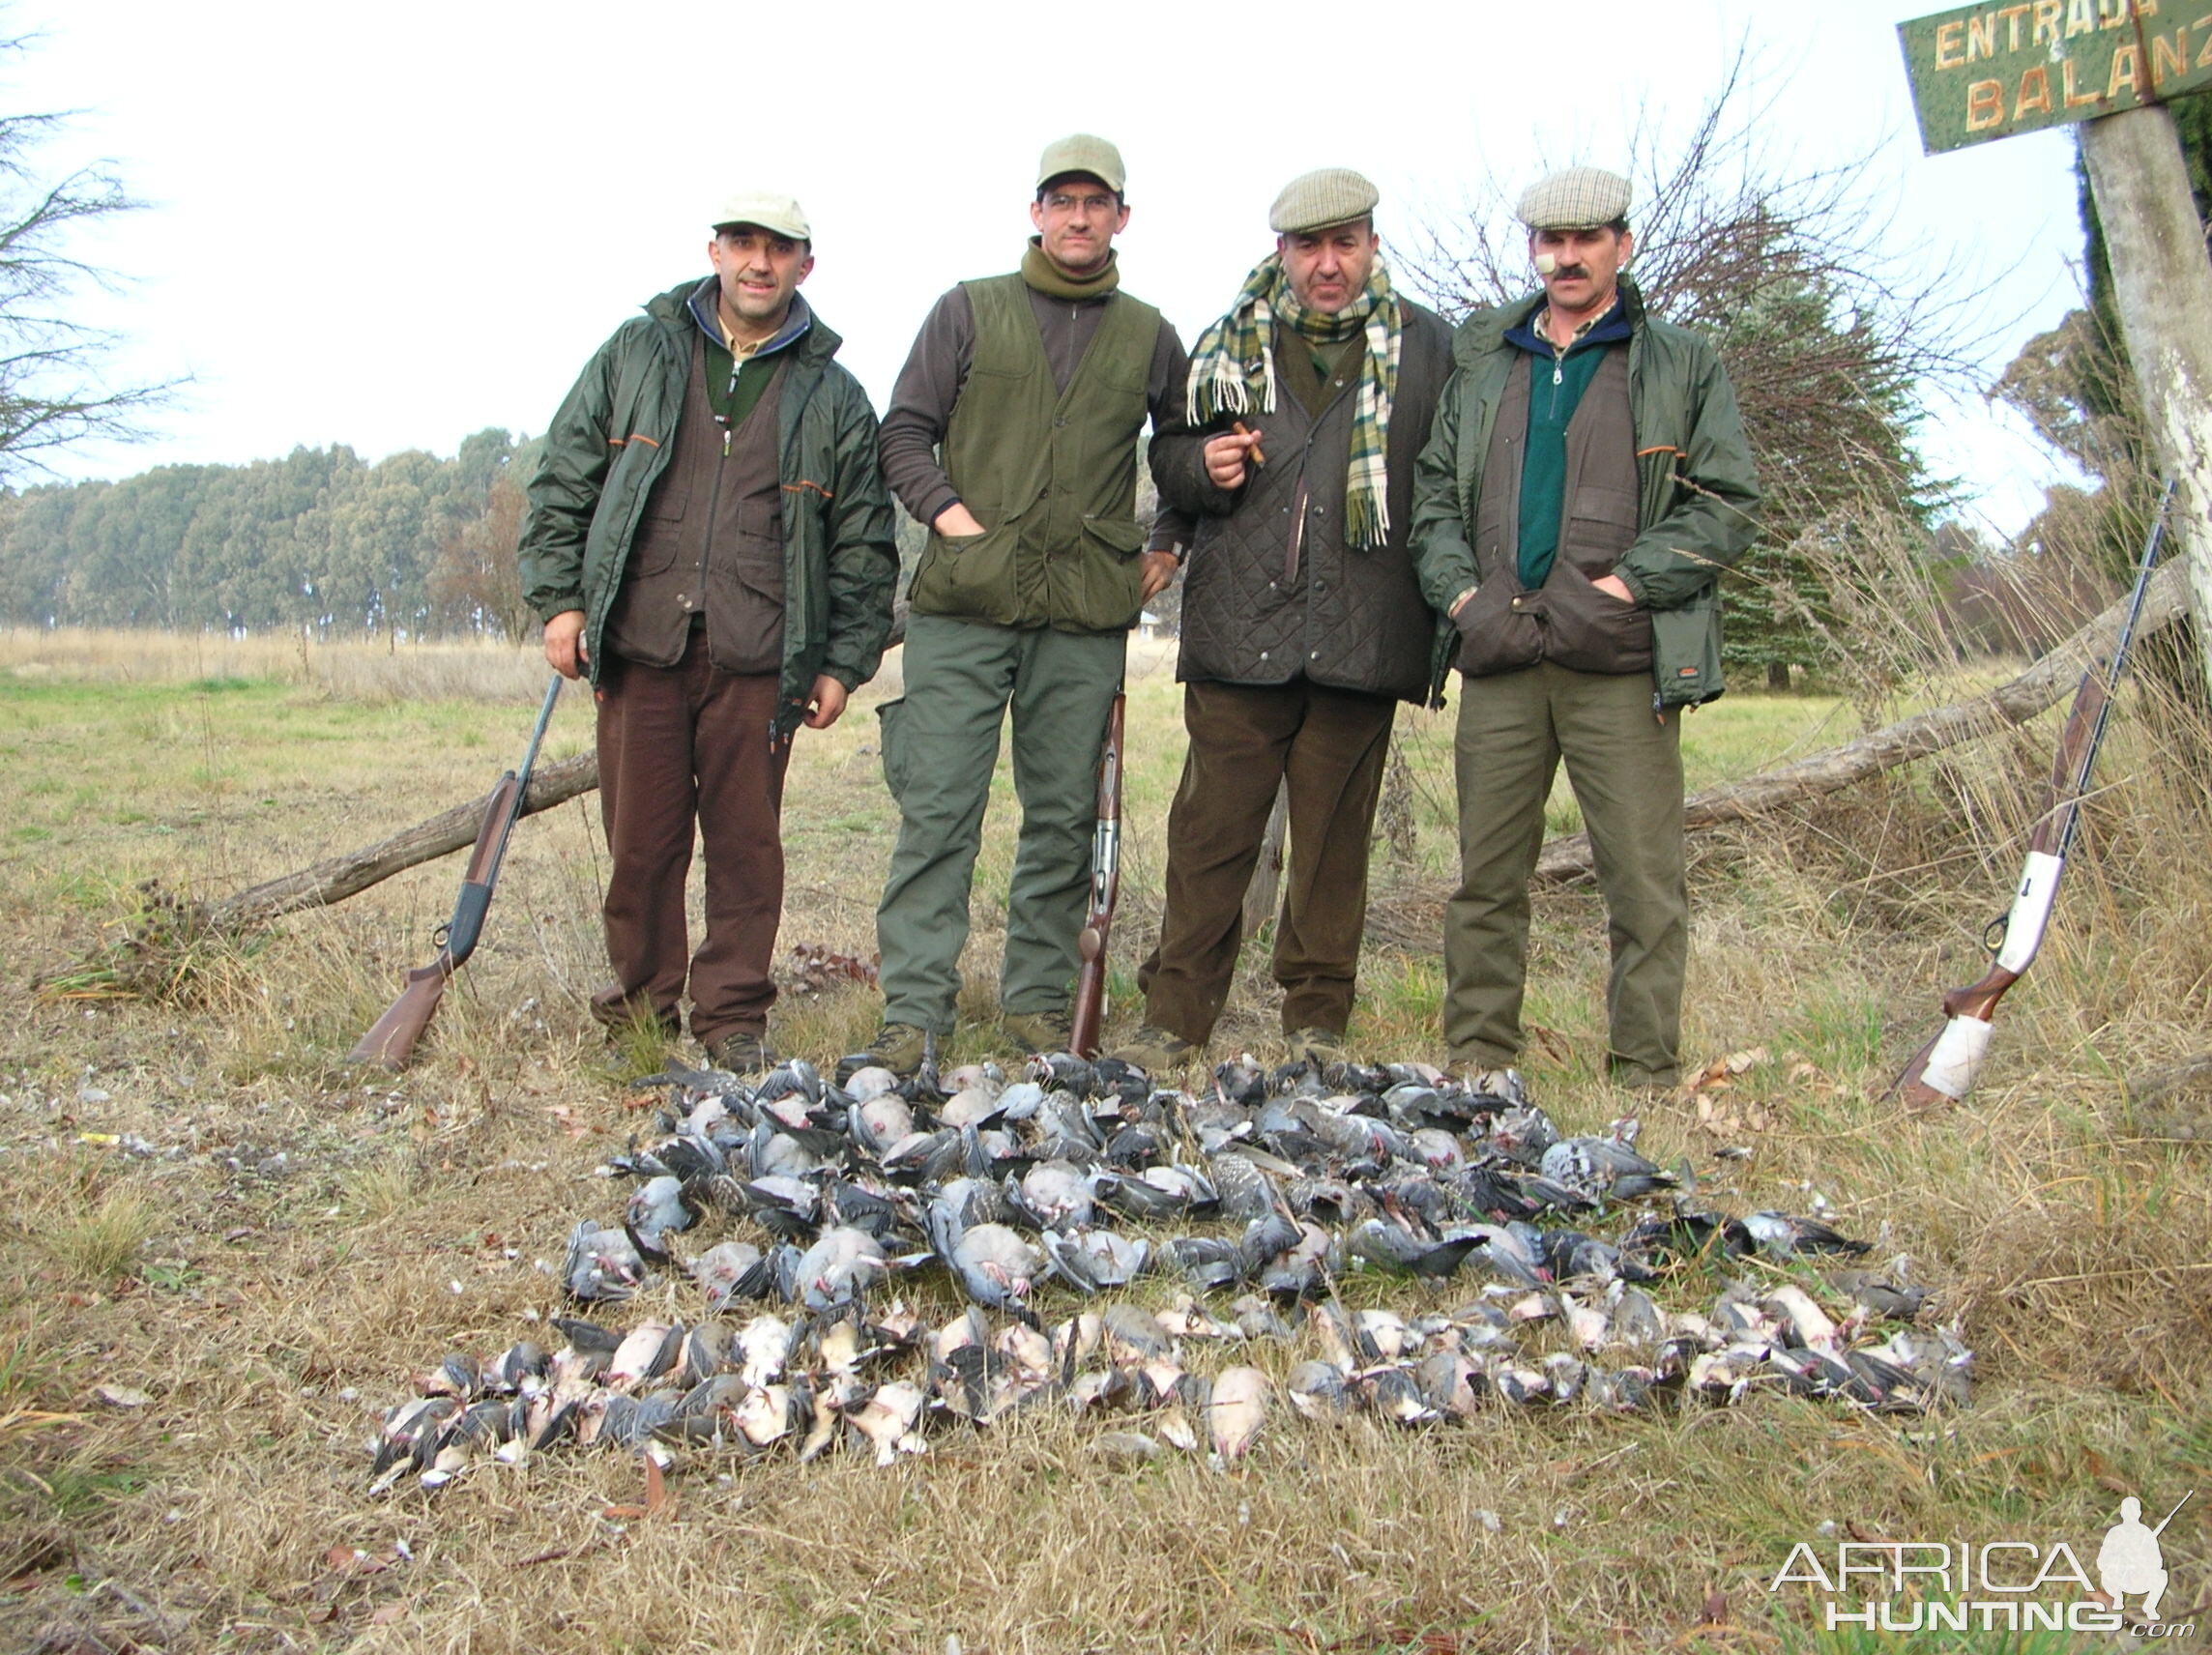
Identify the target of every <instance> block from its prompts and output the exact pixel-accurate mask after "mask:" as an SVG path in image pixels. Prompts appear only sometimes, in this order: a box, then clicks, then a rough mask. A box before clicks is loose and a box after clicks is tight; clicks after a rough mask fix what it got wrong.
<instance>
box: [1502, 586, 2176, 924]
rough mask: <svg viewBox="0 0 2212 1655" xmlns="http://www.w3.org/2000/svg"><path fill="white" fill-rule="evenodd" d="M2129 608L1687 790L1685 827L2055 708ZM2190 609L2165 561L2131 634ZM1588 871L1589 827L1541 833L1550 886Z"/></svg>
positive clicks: (1539, 873)
mask: <svg viewBox="0 0 2212 1655" xmlns="http://www.w3.org/2000/svg"><path fill="white" fill-rule="evenodd" d="M2127 607H2128V605H2127V600H2126V599H2125V598H2123V599H2121V600H2120V601H2119V602H2117V603H2115V604H2113V605H2112V606H2111V607H2110V609H2108V610H2106V611H2105V612H2104V613H2103V614H2102V615H2099V616H2098V617H2097V618H2096V619H2095V620H2093V621H2091V622H2089V624H2087V625H2085V626H2083V627H2082V628H2081V630H2080V631H2078V632H2076V633H2075V634H2074V635H2073V636H2071V637H2070V638H2068V639H2066V640H2065V641H2064V642H2063V643H2061V644H2059V645H2057V646H2056V647H2055V648H2053V649H2052V651H2051V652H2050V653H2048V654H2046V655H2044V656H2042V657H2041V658H2040V659H2038V660H2037V661H2036V663H2035V664H2034V665H2033V666H2031V667H2029V668H2028V669H2027V671H2025V672H2023V673H2022V674H2021V675H2020V677H2018V678H2016V679H2014V680H2012V681H2011V682H2008V683H2002V684H1999V685H1998V686H1997V687H1996V688H1994V689H1993V690H1990V691H1989V692H1988V693H1987V694H1984V695H1977V696H1975V697H1974V698H1973V699H1972V700H1971V701H1962V702H1958V703H1956V704H1955V705H1953V706H1950V707H1937V708H1934V709H1931V710H1930V711H1926V712H1916V713H1914V714H1913V715H1912V716H1911V717H1909V718H1901V719H1899V720H1898V721H1897V722H1896V723H1894V724H1886V725H1884V726H1882V728H1880V729H1879V730H1877V731H1875V732H1874V733H1873V734H1872V735H1867V736H1861V737H1860V738H1859V739H1858V740H1855V741H1846V742H1845V743H1844V744H1843V745H1842V746H1840V747H1830V748H1828V749H1827V750H1826V751H1825V752H1819V753H1814V754H1812V755H1810V756H1809V757H1806V758H1802V759H1799V760H1798V761H1797V762H1796V763H1794V764H1788V765H1783V766H1780V767H1778V768H1777V769H1770V770H1761V771H1760V773H1759V774H1757V775H1753V776H1746V777H1745V778H1744V779H1743V780H1741V781H1732V782H1726V783H1724V784H1723V785H1721V786H1719V787H1711V788H1707V789H1705V791H1704V792H1703V793H1699V794H1694V795H1692V796H1691V797H1690V798H1688V799H1687V800H1686V801H1685V802H1684V804H1683V809H1682V820H1683V825H1684V826H1685V827H1717V826H1719V825H1720V824H1721V823H1724V822H1742V821H1744V820H1746V819H1748V818H1750V817H1754V816H1761V815H1764V814H1765V813H1767V812H1768V811H1771V810H1774V809H1776V808H1778V807H1779V806H1782V805H1785V804H1790V803H1793V802H1795V801H1797V800H1799V799H1806V798H1819V796H1820V795H1822V794H1826V793H1835V792H1838V791H1839V790H1841V789H1843V788H1846V787H1848V786H1849V785H1850V784H1851V783H1852V782H1854V781H1860V780H1863V779H1865V778H1866V777H1867V776H1870V775H1874V774H1876V773H1877V772H1879V771H1881V770H1886V769H1893V768H1894V767H1896V766H1898V765H1902V764H1906V763H1908V762H1909V761H1911V760H1913V759H1918V758H1925V757H1926V756H1927V755H1928V754H1930V753H1936V752H1940V751H1942V750H1943V749H1944V748H1945V747H1955V746H1957V745H1959V744H1960V743H1961V742H1963V741H1971V740H1975V739H1976V738H1977V737H1981V736H1987V735H1990V734H1992V733H1994V732H1995V731H1998V730H2003V729H2008V728H2010V727H2012V726H2014V725H2018V724H2024V723H2026V722H2027V721H2028V720H2029V719H2030V718H2032V717H2034V716H2035V715H2036V714H2037V713H2038V712H2041V711H2043V710H2044V709H2045V708H2047V707H2051V706H2053V705H2055V704H2056V702H2057V701H2058V699H2059V697H2060V696H2062V695H2065V694H2066V693H2067V692H2068V691H2069V690H2071V689H2072V688H2073V687H2074V685H2075V683H2076V682H2078V681H2079V680H2080V679H2081V674H2082V672H2083V671H2084V670H2085V669H2086V668H2087V667H2088V665H2089V663H2090V662H2091V661H2092V660H2095V659H2098V658H2100V657H2102V656H2103V655H2104V654H2106V653H2109V652H2110V650H2111V648H2112V646H2113V645H2114V644H2115V643H2116V642H2118V640H2119V635H2120V624H2121V622H2122V621H2123V620H2124V619H2125V617H2126V613H2127ZM2188 607H2189V589H2188V587H2187V586H2186V585H2185V584H2184V574H2183V570H2182V567H2181V566H2180V565H2179V564H2168V566H2166V567H2165V568H2163V569H2161V570H2159V572H2158V573H2157V575H2155V576H2154V577H2153V578H2152V580H2151V583H2150V587H2149V589H2148V590H2147V591H2146V592H2145V593H2144V595H2143V611H2142V619H2141V620H2140V621H2139V622H2138V623H2137V624H2136V635H2137V636H2138V637H2145V636H2148V635H2149V634H2150V633H2152V632H2155V631H2157V630H2158V629H2159V628H2160V627H2161V626H2164V625H2167V624H2169V623H2171V622H2172V621H2174V620H2176V619H2177V618H2179V617H2180V616H2182V615H2185V614H2186V613H2188ZM1593 871H1594V870H1593V864H1592V862H1591V859H1590V843H1589V835H1588V834H1587V833H1573V834H1567V835H1563V836H1561V837H1559V838H1557V839H1551V840H1547V841H1546V842H1545V845H1544V849H1543V852H1542V854H1541V855H1540V856H1539V857H1537V858H1536V877H1537V878H1538V879H1540V880H1545V881H1549V882H1551V883H1553V884H1569V883H1572V882H1573V881H1575V880H1579V879H1585V878H1587V877H1588V876H1589V875H1590V874H1591V873H1592V872H1593Z"/></svg>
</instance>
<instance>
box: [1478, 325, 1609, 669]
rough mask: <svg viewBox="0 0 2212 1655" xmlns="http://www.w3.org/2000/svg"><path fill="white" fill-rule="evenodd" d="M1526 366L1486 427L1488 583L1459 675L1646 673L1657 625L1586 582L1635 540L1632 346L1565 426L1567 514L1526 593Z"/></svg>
mask: <svg viewBox="0 0 2212 1655" xmlns="http://www.w3.org/2000/svg"><path fill="white" fill-rule="evenodd" d="M1514 348H1515V350H1516V352H1517V354H1518V356H1519V359H1520V360H1519V361H1517V362H1516V363H1514V364H1513V367H1512V369H1511V371H1510V372H1509V373H1508V375H1507V376H1506V381H1505V393H1504V395H1503V396H1502V397H1501V398H1500V399H1499V404H1498V414H1497V417H1496V419H1495V421H1494V422H1493V423H1492V425H1491V434H1490V452H1489V453H1488V454H1486V455H1485V456H1484V458H1483V467H1482V493H1481V495H1480V497H1479V498H1478V499H1477V501H1476V504H1475V513H1474V561H1475V568H1476V571H1477V573H1478V575H1479V577H1480V580H1481V585H1480V587H1479V588H1478V589H1477V590H1476V592H1475V595H1474V596H1473V597H1472V598H1471V599H1470V600H1469V613H1467V614H1465V615H1463V616H1462V617H1461V618H1460V633H1461V636H1462V638H1463V639H1464V640H1465V641H1464V642H1463V644H1462V645H1461V647H1460V656H1459V665H1460V670H1461V671H1463V672H1466V673H1470V674H1472V675H1473V676H1475V677H1477V678H1481V677H1485V676H1487V675H1489V674H1491V673H1500V672H1512V671H1515V670H1516V669H1518V668H1521V667H1527V666H1533V665H1535V664H1536V662H1538V661H1539V660H1549V661H1557V663H1558V664H1559V665H1561V666H1563V667H1572V668H1574V669H1575V670H1576V671H1578V672H1591V673H1647V672H1649V671H1650V670H1651V615H1650V612H1649V611H1648V610H1646V609H1644V608H1642V607H1641V606H1639V605H1636V604H1630V603H1623V602H1621V601H1620V600H1619V599H1618V598H1615V597H1612V596H1609V595H1607V594H1605V593H1602V592H1599V591H1598V590H1597V589H1596V588H1595V587H1593V586H1592V585H1591V584H1590V583H1591V582H1592V581H1593V580H1596V579H1597V578H1598V577H1599V576H1601V575H1607V574H1611V573H1612V572H1613V569H1614V566H1615V565H1616V564H1618V563H1619V562H1620V554H1621V553H1623V552H1625V551H1626V550H1628V548H1629V546H1630V544H1631V543H1632V542H1634V540H1635V538H1636V501H1637V477H1636V429H1635V425H1634V422H1633V421H1632V420H1631V419H1630V417H1629V406H1628V348H1627V346H1625V345H1610V346H1608V347H1606V353H1605V360H1604V361H1603V362H1602V363H1599V364H1598V369H1597V374H1596V376H1595V377H1594V378H1592V379H1591V381H1590V386H1589V389H1588V390H1587V391H1586V392H1583V399H1582V402H1581V404H1580V405H1579V406H1577V408H1576V409H1575V417H1574V418H1573V419H1572V420H1570V421H1567V477H1566V508H1565V511H1564V514H1563V517H1562V520H1561V522H1560V524H1559V549H1558V553H1557V556H1556V557H1554V558H1553V560H1552V572H1551V573H1550V574H1548V575H1547V576H1545V577H1544V584H1543V586H1542V587H1541V588H1540V589H1538V590H1537V591H1535V592H1529V591H1527V590H1526V589H1525V588H1523V586H1522V585H1521V574H1520V567H1519V563H1520V545H1521V467H1522V463H1523V459H1524V456H1525V453H1526V450H1527V448H1528V375H1529V371H1530V368H1529V364H1530V363H1532V362H1534V361H1535V359H1534V358H1533V357H1531V356H1530V355H1529V354H1528V352H1526V351H1520V350H1519V348H1518V347H1514Z"/></svg>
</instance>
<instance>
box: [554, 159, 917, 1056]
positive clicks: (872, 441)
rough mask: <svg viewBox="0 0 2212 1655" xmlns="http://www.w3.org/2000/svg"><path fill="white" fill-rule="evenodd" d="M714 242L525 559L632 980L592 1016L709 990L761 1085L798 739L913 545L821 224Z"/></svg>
mask: <svg viewBox="0 0 2212 1655" xmlns="http://www.w3.org/2000/svg"><path fill="white" fill-rule="evenodd" d="M713 225H714V228H713V240H712V241H711V242H709V243H708V245H707V256H708V258H709V260H710V261H711V262H712V263H713V274H712V275H710V276H707V277H706V278H705V279H704V280H700V279H697V278H694V279H691V280H687V281H685V282H684V283H683V284H682V285H680V286H678V287H676V288H673V289H671V290H670V291H669V292H667V293H664V294H662V295H660V297H658V298H657V299H655V300H653V301H652V302H651V303H649V304H648V305H646V307H645V314H644V315H643V316H637V317H632V318H631V319H630V320H629V321H628V322H626V323H625V324H624V325H623V326H622V327H621V328H620V329H619V330H617V331H616V333H615V334H614V336H613V337H612V338H610V339H609V340H608V341H607V342H606V343H605V344H604V345H603V346H601V347H600V348H599V351H598V354H597V356H595V357H594V358H593V359H592V361H591V363H589V364H588V365H587V366H586V367H585V369H584V372H583V375H582V377H581V378H579V379H578V380H577V381H576V385H575V388H574V389H573V390H572V391H570V392H569V393H568V400H567V401H565V402H564V403H563V404H562V405H561V410H560V412H559V413H557V414H556V415H554V417H553V423H552V425H551V426H550V427H549V428H548V429H547V431H546V433H545V450H544V457H543V459H542V460H541V461H540V462H539V465H538V474H537V476H536V477H535V478H533V479H531V483H530V488H529V502H530V516H529V520H528V522H527V523H526V524H525V525H524V528H523V534H522V543H521V547H520V551H519V554H518V555H519V558H520V561H521V566H522V581H523V589H524V594H525V595H526V596H527V597H528V599H529V601H530V603H531V605H532V607H533V608H535V609H536V610H537V612H538V615H539V616H540V617H541V618H542V619H543V621H544V623H545V657H546V659H547V660H549V661H550V662H552V664H553V666H554V667H555V668H556V669H557V670H558V671H560V672H562V673H564V674H566V675H567V676H568V677H569V678H576V677H579V676H581V675H583V674H585V673H589V674H590V675H591V679H592V682H593V684H594V687H595V699H596V701H597V706H598V752H599V809H600V815H601V818H602V820H603V821H604V823H605V826H606V834H607V849H608V852H609V854H610V857H611V858H612V865H611V866H610V868H609V871H608V875H607V888H606V898H605V904H604V917H605V921H606V937H607V954H608V956H609V959H610V961H611V962H612V964H613V966H614V973H615V981H614V983H613V985H612V986H610V987H609V988H607V989H605V990H604V991H602V992H601V993H600V994H599V995H598V996H597V998H596V999H595V1001H594V1002H593V1011H594V1013H595V1015H597V1017H598V1018H599V1019H600V1021H602V1022H604V1023H607V1024H608V1025H610V1026H614V1027H619V1026H621V1025H623V1024H626V1023H628V1022H631V1021H633V1020H636V1021H643V1022H645V1023H647V1024H648V1025H649V1026H657V1028H658V1029H659V1030H660V1031H662V1032H664V1033H666V1034H671V1035H673V1034H674V1033H675V1032H676V1031H677V1029H678V1027H679V1023H678V1018H679V1014H680V1007H681V1002H682V1001H683V998H684V990H685V986H686V978H687V977H688V986H689V990H690V997H691V1032H692V1034H693V1036H694V1037H695V1038H696V1039H697V1040H698V1041H699V1043H700V1044H701V1045H703V1046H704V1047H706V1048H707V1052H708V1055H709V1057H710V1058H711V1059H712V1060H713V1061H714V1062H715V1063H717V1064H719V1065H720V1066H722V1067H723V1068H726V1069H733V1070H740V1071H743V1070H750V1069H757V1068H761V1067H764V1066H765V1065H767V1064H768V1063H769V1062H771V1061H772V1060H773V1054H772V1053H771V1051H770V1050H769V1048H768V1044H767V1031H768V1013H769V1007H770V1006H771V1004H772V1003H773V1002H774V1000H775V985H774V983H773V982H772V981H771V979H770V976H769V965H770V961H771V958H772V956H773V953H774V949H775V933H776V926H777V923H778V922H779V920H780V919H781V917H782V912H783V840H782V831H781V811H782V804H783V774H784V767H785V764H786V762H787V761H788V760H789V758H790V756H791V739H792V735H793V732H794V731H795V730H796V729H797V728H798V727H799V726H800V724H804V725H806V726H807V727H808V728H809V729H816V730H820V729H826V728H827V727H829V725H831V724H833V723H835V722H836V720H837V717H838V714H839V713H840V712H842V711H844V707H845V698H846V696H847V694H848V693H849V692H850V691H852V690H853V689H854V688H855V687H856V686H858V685H859V684H861V683H863V682H866V681H867V680H868V679H869V678H871V677H872V676H874V673H875V670H876V665H877V662H878V661H879V660H880V659H881V658H882V655H883V649H884V640H885V638H886V637H887V636H888V634H889V631H890V619H891V594H892V591H893V589H894V588H895V586H896V584H897V580H898V550H897V546H896V543H895V540H894V538H893V525H892V518H891V508H890V502H889V500H888V498H886V496H885V494H884V485H883V477H882V474H881V473H880V472H879V471H878V469H877V464H876V419H875V413H874V411H873V410H872V409H871V408H870V407H869V406H868V398H867V393H866V392H863V391H862V390H861V389H860V386H859V381H857V380H856V379H854V377H853V376H852V375H851V374H850V373H848V372H846V371H845V369H844V368H842V367H840V366H839V365H838V364H837V363H835V362H834V361H833V360H832V358H833V357H834V356H835V355H836V351H837V347H838V345H839V344H840V343H841V342H842V341H841V340H840V339H839V338H838V336H837V335H836V334H833V333H831V332H830V331H829V328H828V327H826V326H824V325H823V323H822V322H821V321H820V320H819V319H818V318H817V317H816V316H815V315H814V313H813V311H812V310H811V309H809V308H808V306H807V304H806V301H805V300H803V299H801V298H800V296H799V284H800V282H802V281H804V280H805V279H806V276H807V273H808V272H809V271H811V270H812V269H813V268H814V250H813V241H812V235H811V231H810V229H809V227H808V224H807V220H806V215H805V214H804V213H803V212H802V211H800V206H799V203H798V202H796V201H794V200H792V199H791V198H790V197H789V196H785V195H774V194H767V193H753V194H747V195H741V196H738V197H735V198H733V199H731V200H730V201H727V202H725V203H724V204H723V206H722V208H721V211H720V213H719V215H718V216H717V217H716V218H714V220H713ZM694 826H696V830H697V831H698V832H699V833H700V834H701V835H702V836H703V837H704V839H705V843H706V864H707V872H706V884H707V933H706V936H705V937H704V938H703V939H702V940H701V942H700V944H699V951H698V952H697V953H696V954H695V955H691V956H690V957H689V958H688V960H687V959H686V957H685V956H686V954H687V952H688V939H687V937H686V935H685V925H684V882H685V878H686V876H687V874H688V872H689V870H690V866H691V847H692V835H693V832H694Z"/></svg>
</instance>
